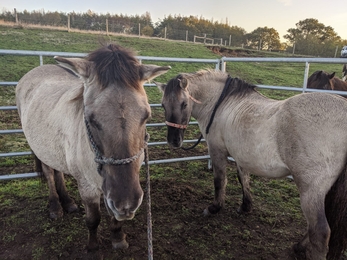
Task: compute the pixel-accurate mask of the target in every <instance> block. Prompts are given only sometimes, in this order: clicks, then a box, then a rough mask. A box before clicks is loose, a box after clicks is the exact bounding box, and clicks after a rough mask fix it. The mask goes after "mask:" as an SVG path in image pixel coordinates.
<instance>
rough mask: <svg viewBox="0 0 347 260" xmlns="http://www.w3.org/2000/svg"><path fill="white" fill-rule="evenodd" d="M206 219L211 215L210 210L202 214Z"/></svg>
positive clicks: (205, 210)
mask: <svg viewBox="0 0 347 260" xmlns="http://www.w3.org/2000/svg"><path fill="white" fill-rule="evenodd" d="M202 214H203V215H204V216H205V217H208V216H210V215H211V213H210V212H209V211H208V208H206V209H204V212H203V213H202Z"/></svg>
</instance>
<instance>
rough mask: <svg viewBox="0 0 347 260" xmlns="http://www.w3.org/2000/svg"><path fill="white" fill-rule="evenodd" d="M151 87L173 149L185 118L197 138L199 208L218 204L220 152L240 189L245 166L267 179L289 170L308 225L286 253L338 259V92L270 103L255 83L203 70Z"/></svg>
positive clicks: (344, 150)
mask: <svg viewBox="0 0 347 260" xmlns="http://www.w3.org/2000/svg"><path fill="white" fill-rule="evenodd" d="M157 85H158V86H159V88H160V89H161V90H162V91H163V99H162V105H163V107H164V109H165V118H166V121H167V122H166V124H167V125H168V133H167V140H168V143H169V144H170V145H171V146H173V147H181V145H182V141H183V137H184V132H185V129H186V127H187V124H188V122H189V119H190V117H191V116H193V117H194V118H195V119H196V120H197V121H198V123H199V127H200V130H201V131H202V133H203V134H204V136H205V139H206V142H207V145H208V149H209V154H210V156H211V159H212V164H213V171H214V186H215V199H214V202H213V204H212V205H210V206H209V207H208V208H207V209H206V210H205V212H206V213H209V214H213V213H217V212H218V211H219V210H220V209H221V207H222V206H223V204H224V197H225V187H226V183H227V179H226V165H227V160H228V159H227V157H228V156H232V157H233V158H234V159H235V161H236V163H237V166H238V170H239V175H240V179H241V183H243V185H244V186H245V187H246V188H247V186H249V184H248V182H247V178H248V177H247V175H248V174H243V173H244V172H245V171H246V172H251V173H253V174H255V175H258V176H264V177H270V178H281V177H285V176H288V175H292V176H293V178H294V182H295V184H296V185H297V187H298V189H299V193H300V203H301V208H302V211H303V213H304V216H305V218H306V221H307V226H308V228H307V232H306V234H305V236H304V238H303V239H302V240H301V241H300V242H299V243H298V244H296V245H295V246H294V251H295V252H296V253H298V255H300V254H306V258H307V259H309V260H320V259H326V257H328V258H329V259H338V257H339V256H340V255H341V253H342V252H343V251H344V250H345V248H346V245H347V243H346V242H347V239H346V238H347V235H346V234H347V232H346V231H347V221H346V217H347V214H346V211H347V196H346V195H347V193H346V190H347V179H346V174H347V171H346V164H347V102H346V100H345V99H344V98H342V97H340V96H337V95H331V94H324V93H310V94H299V95H296V96H293V97H291V98H288V99H286V100H283V101H277V100H273V99H270V98H267V97H265V96H263V95H261V94H260V93H259V92H257V91H256V90H255V85H251V84H248V83H246V82H244V81H242V80H241V79H238V78H231V77H229V76H228V75H227V74H226V73H223V72H220V71H210V70H207V71H199V72H197V73H193V74H181V75H179V76H177V77H175V78H173V79H172V80H170V81H169V82H168V84H160V83H157ZM197 101H198V102H197ZM243 178H246V181H245V180H244V179H243ZM245 187H244V188H245ZM245 203H251V200H250V198H249V200H244V201H243V204H245ZM250 208H251V207H250V205H243V206H241V209H250Z"/></svg>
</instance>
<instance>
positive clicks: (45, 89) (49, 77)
mask: <svg viewBox="0 0 347 260" xmlns="http://www.w3.org/2000/svg"><path fill="white" fill-rule="evenodd" d="M78 84H82V81H81V80H80V79H79V78H78V77H77V76H76V75H74V74H72V73H71V72H69V71H68V70H66V69H64V68H62V67H60V66H58V65H43V66H40V67H36V68H34V69H32V70H31V71H29V72H28V73H27V74H25V75H24V76H23V77H22V78H21V79H20V80H19V82H18V85H17V87H16V101H17V105H18V106H19V110H20V109H21V107H22V106H23V105H24V104H26V102H29V101H31V100H33V99H35V98H37V97H38V96H39V97H45V99H47V98H49V99H54V98H55V99H58V98H59V97H58V96H57V92H58V93H59V92H60V93H63V91H66V89H69V88H73V86H72V85H76V86H77V85H78Z"/></svg>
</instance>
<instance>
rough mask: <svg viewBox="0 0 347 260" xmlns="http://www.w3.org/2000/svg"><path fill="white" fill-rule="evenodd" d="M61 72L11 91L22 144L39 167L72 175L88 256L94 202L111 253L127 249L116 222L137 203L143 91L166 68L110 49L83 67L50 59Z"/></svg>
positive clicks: (33, 75)
mask: <svg viewBox="0 0 347 260" xmlns="http://www.w3.org/2000/svg"><path fill="white" fill-rule="evenodd" d="M55 60H56V61H57V62H58V63H59V65H43V66H40V67H37V68H35V69H33V70H31V71H30V72H28V73H27V74H26V75H24V77H23V78H22V79H21V80H20V81H19V83H18V85H17V88H16V101H17V106H18V110H19V115H20V118H21V122H22V127H23V131H24V134H25V136H26V138H27V141H28V143H29V145H30V147H31V149H32V151H33V152H34V153H35V155H36V156H37V157H38V158H39V160H41V161H42V163H43V164H44V165H46V166H47V167H50V168H51V169H55V170H56V171H60V172H64V173H66V174H70V175H72V176H73V177H74V178H75V179H76V180H77V184H78V189H79V193H80V195H81V198H82V201H83V203H84V205H85V211H86V224H87V227H88V229H89V241H88V249H89V250H94V249H97V248H98V238H97V228H98V225H99V222H100V197H101V194H103V196H104V200H105V205H106V207H107V208H108V211H109V212H111V213H112V215H113V216H112V222H111V239H112V245H113V247H114V248H126V247H128V243H127V242H126V239H125V234H124V233H123V231H122V228H121V226H122V223H123V222H122V221H123V220H130V219H132V218H133V217H134V215H135V212H136V210H137V209H138V208H139V206H140V205H141V203H142V198H143V191H142V189H141V186H140V176H139V171H140V167H141V164H142V161H143V159H144V149H145V147H146V142H147V140H146V138H147V134H146V120H147V119H148V117H149V116H150V114H151V110H150V106H149V104H148V100H147V95H146V92H145V89H144V87H143V83H144V82H145V81H148V80H150V79H152V78H154V77H156V76H159V75H160V74H163V73H165V72H167V71H168V69H169V68H170V67H167V66H165V67H161V66H156V65H142V64H141V63H140V62H139V61H138V60H137V58H136V56H134V53H133V52H132V51H130V50H127V49H125V48H123V47H121V46H119V45H116V44H109V45H107V46H106V45H105V46H103V47H101V48H100V49H98V50H96V51H93V52H91V53H90V54H89V55H88V57H87V58H86V59H81V58H63V57H55Z"/></svg>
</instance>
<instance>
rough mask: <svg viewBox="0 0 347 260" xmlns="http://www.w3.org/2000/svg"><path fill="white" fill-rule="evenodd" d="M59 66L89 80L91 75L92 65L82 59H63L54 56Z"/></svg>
mask: <svg viewBox="0 0 347 260" xmlns="http://www.w3.org/2000/svg"><path fill="white" fill-rule="evenodd" d="M54 59H55V60H56V61H57V62H58V64H59V65H60V66H62V67H64V68H66V69H68V70H71V71H72V72H73V73H75V74H76V75H77V76H80V77H83V78H88V77H89V75H90V68H91V63H90V62H89V61H87V60H85V59H81V58H63V57H59V56H54Z"/></svg>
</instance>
